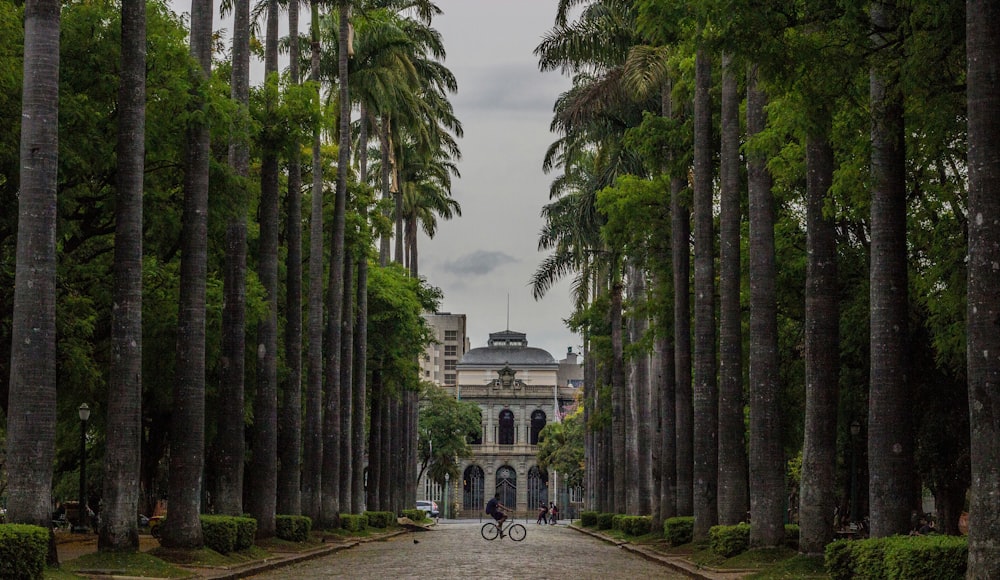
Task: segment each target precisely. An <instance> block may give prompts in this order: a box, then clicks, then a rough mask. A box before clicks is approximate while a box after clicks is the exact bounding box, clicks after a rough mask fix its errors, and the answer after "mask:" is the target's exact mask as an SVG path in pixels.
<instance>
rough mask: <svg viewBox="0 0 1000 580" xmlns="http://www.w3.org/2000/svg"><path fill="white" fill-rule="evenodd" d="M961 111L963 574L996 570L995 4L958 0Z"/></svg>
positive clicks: (999, 89)
mask: <svg viewBox="0 0 1000 580" xmlns="http://www.w3.org/2000/svg"><path fill="white" fill-rule="evenodd" d="M966 18H967V20H966V32H967V41H966V42H967V44H966V46H967V48H966V51H967V54H968V72H969V75H968V91H967V94H968V112H969V215H970V216H975V219H972V220H969V297H968V299H969V304H968V314H967V320H968V341H969V345H968V365H969V416H970V423H971V429H970V431H971V434H972V448H971V454H972V457H971V460H972V482H973V485H972V489H971V493H970V497H969V519H970V521H969V524H970V525H969V568H968V571H967V573H966V574H967V577H968V578H986V577H988V576H990V575H991V574H994V573H995V572H996V571H997V570H1000V544H998V542H997V538H1000V480H998V479H997V477H996V474H997V472H1000V453H997V445H998V443H997V442H998V441H1000V423H998V422H997V417H1000V391H998V390H997V384H1000V332H998V329H997V320H1000V284H997V283H996V269H995V264H997V263H998V262H1000V139H998V138H997V136H998V135H1000V75H998V74H997V68H996V63H997V62H1000V31H998V30H997V26H996V23H997V22H998V21H1000V3H997V2H993V1H988V0H968V2H966Z"/></svg>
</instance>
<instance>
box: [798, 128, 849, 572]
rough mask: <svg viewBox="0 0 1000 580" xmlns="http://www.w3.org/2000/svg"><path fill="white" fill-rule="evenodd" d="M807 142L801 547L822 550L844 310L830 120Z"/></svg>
mask: <svg viewBox="0 0 1000 580" xmlns="http://www.w3.org/2000/svg"><path fill="white" fill-rule="evenodd" d="M820 126H821V127H822V128H823V129H822V131H821V132H819V133H818V134H817V135H814V136H810V137H809V138H808V140H807V142H806V170H807V173H806V195H807V204H806V255H807V256H808V263H807V265H806V311H805V316H806V325H805V343H806V348H805V351H806V355H805V356H806V416H805V434H804V441H803V443H802V479H801V485H800V492H799V551H800V552H802V553H803V554H808V555H819V554H821V553H822V552H823V550H824V547H825V546H826V545H827V544H829V543H830V541H831V540H833V524H832V518H831V517H830V514H832V513H833V510H834V507H835V505H836V497H835V488H834V486H835V482H836V473H835V470H834V468H835V466H836V463H837V462H836V459H837V421H836V417H837V390H838V388H837V387H838V382H839V365H840V342H839V326H840V311H839V308H838V303H837V300H838V288H837V240H836V229H835V226H834V223H833V220H832V219H830V218H829V217H827V216H825V215H824V213H823V207H824V205H825V203H826V197H827V194H828V192H829V190H830V185H831V184H832V183H833V163H834V161H833V159H834V158H833V147H832V146H831V144H830V140H829V134H830V133H829V131H830V121H829V119H824V120H823V121H822V123H821V125H820Z"/></svg>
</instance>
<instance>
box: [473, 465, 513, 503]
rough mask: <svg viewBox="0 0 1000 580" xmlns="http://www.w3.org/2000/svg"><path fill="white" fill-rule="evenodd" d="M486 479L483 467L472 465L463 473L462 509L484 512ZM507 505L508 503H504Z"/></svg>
mask: <svg viewBox="0 0 1000 580" xmlns="http://www.w3.org/2000/svg"><path fill="white" fill-rule="evenodd" d="M485 481H486V477H485V473H483V468H482V467H479V466H478V465H470V466H468V467H466V468H465V473H463V474H462V509H464V510H469V511H472V512H473V513H476V512H482V511H483V510H484V509H485V508H486V502H485V500H484V498H483V496H484V493H483V483H484V482H485ZM504 505H506V504H504Z"/></svg>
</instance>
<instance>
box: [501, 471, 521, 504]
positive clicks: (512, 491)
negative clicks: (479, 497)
mask: <svg viewBox="0 0 1000 580" xmlns="http://www.w3.org/2000/svg"><path fill="white" fill-rule="evenodd" d="M496 492H497V493H499V494H500V503H502V504H503V505H505V506H507V507H509V508H511V509H517V471H515V470H514V468H513V467H511V466H509V465H504V466H503V467H501V468H500V469H498V470H497V487H496Z"/></svg>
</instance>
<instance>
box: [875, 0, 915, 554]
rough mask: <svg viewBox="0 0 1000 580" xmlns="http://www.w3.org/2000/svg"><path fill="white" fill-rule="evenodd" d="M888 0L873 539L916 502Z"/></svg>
mask: <svg viewBox="0 0 1000 580" xmlns="http://www.w3.org/2000/svg"><path fill="white" fill-rule="evenodd" d="M900 10H901V8H900V7H898V6H897V5H896V3H895V2H893V1H890V2H883V3H877V4H873V5H872V7H871V14H870V15H871V21H872V28H873V31H874V34H873V41H874V43H875V46H874V48H875V50H876V54H875V56H874V59H875V60H874V62H873V64H872V67H871V73H870V76H871V82H870V92H871V94H870V99H871V115H872V130H871V139H872V153H871V171H872V192H871V264H870V266H869V267H870V278H871V284H870V290H869V291H870V293H871V387H870V393H869V398H868V434H869V436H868V460H869V470H870V471H869V473H870V482H871V483H870V486H869V492H868V493H869V498H870V500H869V506H870V516H871V534H872V536H873V537H883V536H890V535H893V534H904V533H906V532H907V531H908V530H909V526H910V510H911V509H912V508H913V506H914V505H915V504H916V497H915V495H916V494H915V488H914V485H913V481H914V467H913V465H914V463H913V442H914V437H913V425H912V422H913V419H912V412H911V407H912V405H911V402H910V401H909V385H908V384H907V381H906V375H907V366H906V365H907V361H906V349H907V337H908V331H907V328H908V326H909V325H908V323H907V317H908V306H907V272H906V268H907V262H906V154H905V149H904V124H903V98H902V94H901V92H900V87H899V82H900V81H899V62H898V60H899V56H898V48H897V47H896V45H895V40H894V39H895V33H896V30H897V26H898V24H899V22H901V20H900V14H899V11H900Z"/></svg>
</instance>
